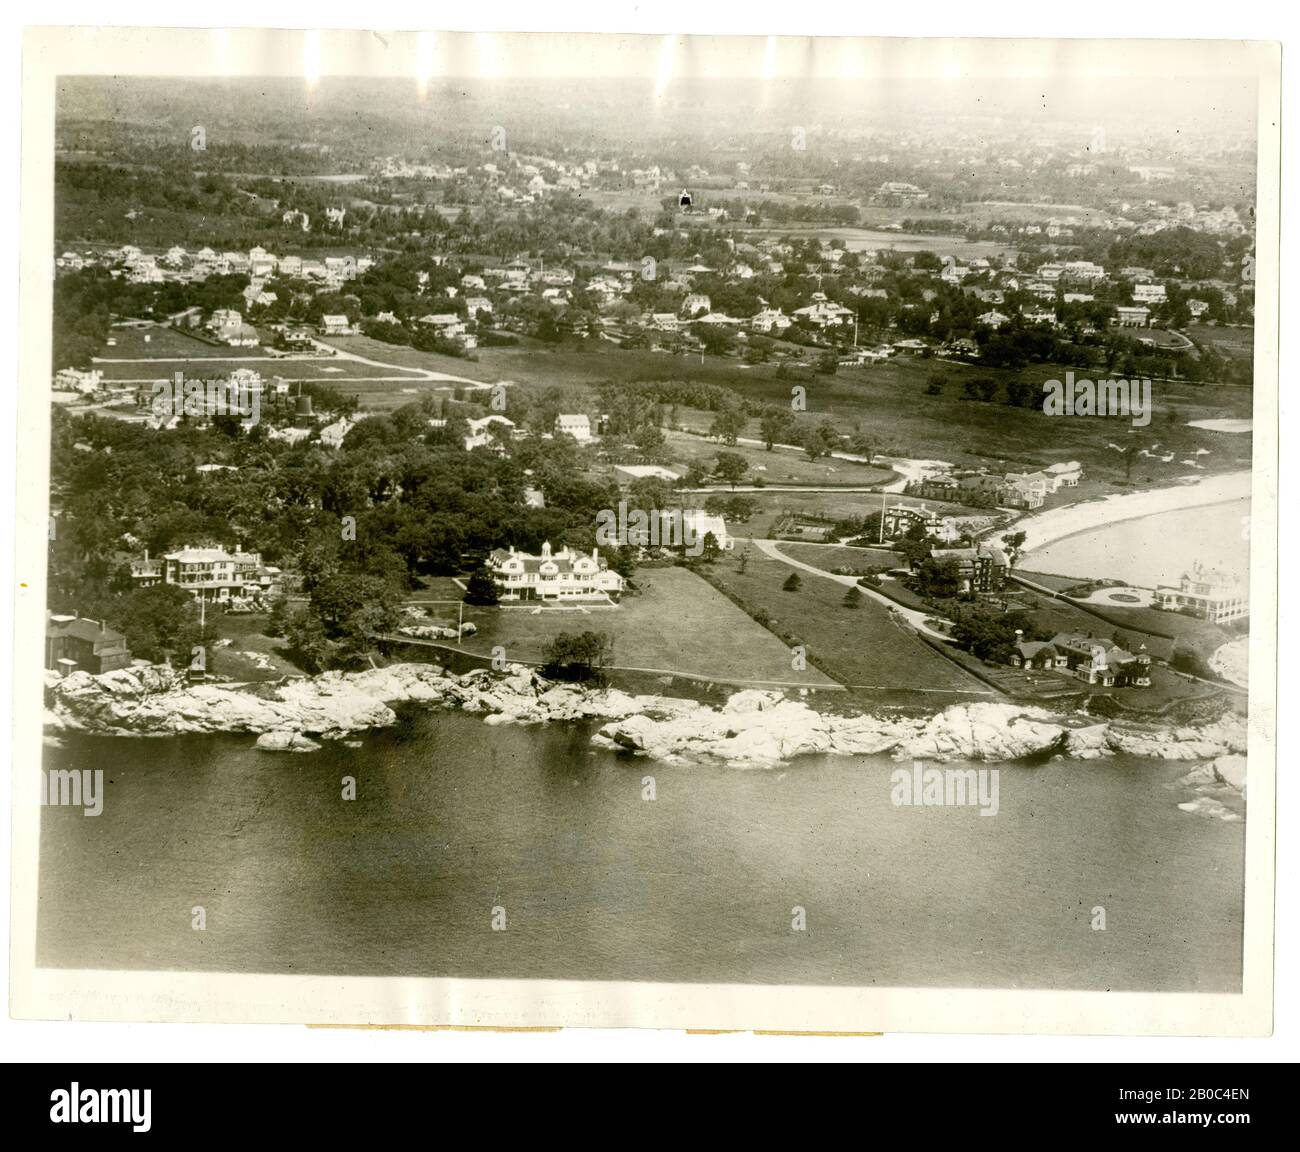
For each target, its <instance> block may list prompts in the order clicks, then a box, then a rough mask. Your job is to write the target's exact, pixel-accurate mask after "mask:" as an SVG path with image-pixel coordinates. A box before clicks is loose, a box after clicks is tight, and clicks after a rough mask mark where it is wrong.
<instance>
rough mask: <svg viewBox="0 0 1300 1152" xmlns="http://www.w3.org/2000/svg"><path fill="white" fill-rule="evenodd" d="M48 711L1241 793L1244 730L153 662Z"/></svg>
mask: <svg viewBox="0 0 1300 1152" xmlns="http://www.w3.org/2000/svg"><path fill="white" fill-rule="evenodd" d="M46 699H47V711H46V725H47V729H49V730H52V731H54V732H59V731H69V732H86V733H96V734H103V735H115V736H171V735H181V734H185V733H210V732H228V733H249V734H252V735H256V736H257V747H259V748H261V749H264V750H266V751H277V752H278V751H284V752H309V751H314V750H315V749H317V748H318V747H319V746H320V745H319V744H318V743H317V741H318V740H335V739H342V738H344V737H348V736H351V735H353V734H355V733H358V732H362V731H365V730H367V729H370V728H382V727H386V726H388V725H391V724H395V723H396V722H397V715H396V713H395V712H394V711H393V707H394V706H396V705H401V704H418V705H426V706H434V707H441V708H455V709H459V710H461V711H465V712H470V713H477V714H479V715H481V716H482V717H483V721H484V723H486V724H489V725H494V724H535V723H548V722H552V721H574V720H586V721H600V722H602V723H601V727H600V728H599V729H598V730H597V731H596V732H595V733H594V735H593V736H592V738H591V742H592V744H594V745H595V746H597V747H601V748H607V749H610V750H614V751H622V752H628V753H633V754H637V755H643V756H648V757H651V758H654V759H659V760H666V761H670V762H677V763H690V762H700V761H715V762H725V763H728V764H732V765H736V766H738V767H770V766H773V765H776V764H781V763H784V762H786V761H788V760H790V759H791V758H793V757H796V756H800V755H805V754H816V753H822V754H830V755H842V756H850V755H860V756H861V755H882V754H889V755H892V756H894V757H895V758H897V759H922V760H933V761H949V760H976V761H984V762H989V763H1005V762H1011V761H1017V760H1026V759H1031V758H1050V757H1053V756H1062V757H1066V758H1070V759H1078V760H1094V759H1098V758H1101V757H1105V756H1110V755H1113V754H1115V753H1125V754H1128V755H1132V756H1139V757H1146V758H1150V759H1159V760H1179V761H1198V760H1199V761H1212V762H1214V764H1215V765H1217V764H1218V763H1219V762H1220V761H1221V760H1222V761H1223V762H1224V763H1225V764H1228V765H1230V766H1229V767H1228V768H1227V769H1225V771H1224V773H1223V774H1222V775H1223V777H1224V781H1225V783H1227V784H1229V786H1235V787H1244V783H1245V780H1244V770H1243V769H1244V763H1245V761H1244V754H1245V751H1246V726H1245V723H1244V721H1243V720H1242V719H1241V718H1240V717H1237V716H1233V715H1225V716H1223V717H1221V718H1220V719H1218V720H1216V721H1214V722H1211V723H1207V724H1202V725H1197V726H1188V727H1157V726H1152V725H1141V724H1136V723H1128V722H1120V721H1110V720H1098V719H1096V718H1095V717H1082V716H1071V717H1067V716H1060V715H1056V714H1054V713H1051V712H1048V711H1047V710H1045V709H1042V708H1034V707H1027V706H1021V705H1017V704H1010V703H992V702H989V703H984V702H981V703H974V704H955V705H952V706H950V707H948V708H945V709H944V710H943V711H942V712H939V713H936V714H935V715H933V716H928V717H911V716H901V715H885V716H877V715H872V714H868V713H862V714H858V715H850V716H844V715H834V714H830V713H823V712H818V711H816V710H815V709H813V708H812V707H810V706H809V705H808V704H807V703H806V702H805V701H804V700H803V699H797V698H796V699H789V698H786V696H785V695H784V694H783V693H781V692H769V691H759V690H755V689H747V690H745V691H741V692H737V693H735V694H733V695H732V696H731V697H730V698H729V699H728V700H727V702H726V703H725V704H723V705H722V706H721V707H713V706H711V705H708V704H704V703H701V702H699V701H696V700H691V699H683V698H678V697H670V696H646V695H631V694H629V693H626V692H622V691H620V690H618V689H615V688H586V687H582V686H579V685H574V684H563V683H555V682H552V681H548V680H546V679H544V678H543V677H541V676H540V675H538V673H537V672H536V671H535V670H533V669H531V668H526V667H523V666H521V665H509V666H507V668H506V669H505V670H504V671H502V672H491V671H488V670H487V669H478V670H475V671H473V672H468V673H466V674H464V675H460V676H457V675H455V674H453V673H450V672H447V671H446V670H444V669H443V668H440V667H438V666H435V665H428V664H396V665H393V666H391V667H388V668H380V669H371V670H367V671H363V672H350V673H343V672H326V673H324V674H322V675H320V676H314V677H302V678H299V679H291V680H286V681H284V682H282V683H280V684H277V685H270V684H258V685H251V684H248V685H232V684H189V683H187V682H186V679H185V677H184V674H183V673H180V672H177V671H175V670H173V669H171V668H167V667H164V666H156V665H155V666H149V667H133V668H124V669H121V670H119V671H116V672H107V673H104V674H102V675H100V676H92V675H90V674H89V673H86V672H74V673H73V674H72V675H70V676H68V677H66V678H65V679H58V678H57V677H54V676H51V677H50V679H49V680H48V681H47V685H46ZM1216 770H1217V769H1216ZM1238 780H1240V784H1237V781H1238Z"/></svg>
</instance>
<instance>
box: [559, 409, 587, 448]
mask: <svg viewBox="0 0 1300 1152" xmlns="http://www.w3.org/2000/svg"><path fill="white" fill-rule="evenodd" d="M555 435H557V436H570V437H572V438H573V439H574V440H576V441H577V442H578V443H579V444H586V443H588V442H589V441H590V440H591V419H590V418H589V417H588V416H586V415H585V414H582V415H571V414H568V413H561V414H560V415H559V416H557V417H556V418H555Z"/></svg>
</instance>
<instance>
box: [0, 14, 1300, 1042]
mask: <svg viewBox="0 0 1300 1152" xmlns="http://www.w3.org/2000/svg"><path fill="white" fill-rule="evenodd" d="M1278 68H1279V51H1278V48H1277V47H1276V46H1275V45H1265V44H1252V43H1246V42H1240V41H1222V42H1214V43H1211V42H1206V41H1196V42H1193V41H1173V40H1170V41H1126V40H1111V41H1100V40H1093V41H1087V40H1079V41H1035V40H1018V41H1014V42H1013V41H1004V40H978V41H976V40H946V41H939V40H915V39H914V40H884V39H881V40H867V39H848V38H845V39H836V38H814V37H775V36H772V37H764V36H733V37H690V36H613V35H594V34H593V35H578V34H572V35H558V34H523V33H520V34H508V35H507V34H491V35H489V34H473V33H460V32H439V33H433V32H420V33H416V32H384V33H370V32H359V31H356V32H344V31H328V30H325V31H319V32H303V31H264V30H244V31H241V30H234V29H231V30H202V29H193V30H168V31H163V30H150V29H130V28H122V29H107V28H101V29H94V30H90V29H85V30H83V29H63V30H55V29H46V30H31V31H29V32H28V34H27V38H26V44H25V50H24V86H23V108H22V118H23V156H22V167H21V182H22V198H23V203H22V209H23V236H22V245H23V251H22V296H21V301H20V309H21V326H22V347H21V350H20V356H21V373H20V380H19V398H18V405H19V452H20V459H19V475H20V477H21V478H22V479H21V482H20V487H19V497H20V503H19V507H18V532H19V541H18V552H17V556H18V560H17V566H18V571H17V580H18V581H19V582H20V587H19V590H18V610H17V614H16V615H17V620H16V630H17V646H16V656H15V677H14V683H15V718H16V720H15V735H14V741H15V744H14V751H15V755H14V765H15V805H16V807H15V821H14V849H13V851H14V884H13V907H14V913H13V915H14V922H13V933H14V935H13V951H12V963H13V965H14V974H13V983H12V989H11V996H12V1000H11V1011H12V1013H13V1014H14V1015H16V1016H22V1017H38V1018H55V1019H59V1018H62V1019H68V1018H73V1019H104V1020H196V1021H268V1022H269V1021H285V1022H290V1021H293V1022H307V1023H338V1024H344V1023H347V1024H371V1023H373V1024H428V1025H466V1024H477V1025H491V1026H501V1027H506V1026H562V1025H624V1026H659V1027H692V1028H761V1029H783V1030H816V1031H831V1032H855V1031H870V1030H914V1031H985V1032H997V1031H1010V1032H1091V1033H1108V1032H1109V1033H1115V1032H1119V1033H1155V1034H1221V1035H1236V1034H1261V1033H1266V1032H1267V1031H1268V1030H1269V1028H1270V1015H1271V1007H1272V980H1273V961H1272V950H1271V949H1272V943H1271V941H1272V912H1273V883H1274V876H1273V845H1274V811H1273V802H1274V765H1273V759H1272V756H1273V724H1274V687H1273V684H1274V659H1275V652H1276V640H1275V629H1276V603H1277V599H1276V597H1277V590H1276V559H1275V553H1274V543H1275V534H1276V522H1275V492H1276V465H1277V421H1276V410H1277V362H1276V345H1277V334H1278V326H1277V320H1278V313H1277V270H1278V247H1277V245H1278V203H1277V184H1278V128H1277V124H1278V118H1279V115H1278V92H1279V71H1278ZM1248 780H1249V787H1247V782H1248Z"/></svg>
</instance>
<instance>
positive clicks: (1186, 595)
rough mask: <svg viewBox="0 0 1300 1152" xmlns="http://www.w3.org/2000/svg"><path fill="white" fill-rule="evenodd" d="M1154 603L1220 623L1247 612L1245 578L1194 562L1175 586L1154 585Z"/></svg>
mask: <svg viewBox="0 0 1300 1152" xmlns="http://www.w3.org/2000/svg"><path fill="white" fill-rule="evenodd" d="M1155 604H1156V607H1158V608H1163V609H1165V610H1166V611H1168V612H1181V611H1186V612H1190V613H1191V614H1192V615H1194V616H1199V617H1200V618H1201V619H1202V620H1209V621H1212V622H1213V623H1216V624H1222V623H1225V622H1226V621H1229V620H1240V619H1241V618H1242V617H1244V616H1249V615H1250V599H1249V589H1248V587H1247V586H1246V583H1245V581H1243V580H1241V579H1239V578H1237V577H1234V576H1231V575H1229V574H1227V573H1224V572H1220V571H1217V570H1216V569H1211V568H1206V567H1205V566H1204V565H1202V564H1200V563H1198V564H1196V565H1195V566H1194V567H1193V568H1192V570H1191V572H1189V573H1187V572H1185V573H1184V574H1183V576H1182V578H1181V579H1180V580H1179V581H1178V586H1177V587H1176V588H1175V587H1173V586H1172V585H1169V584H1161V585H1159V586H1158V587H1157V588H1156V596H1155Z"/></svg>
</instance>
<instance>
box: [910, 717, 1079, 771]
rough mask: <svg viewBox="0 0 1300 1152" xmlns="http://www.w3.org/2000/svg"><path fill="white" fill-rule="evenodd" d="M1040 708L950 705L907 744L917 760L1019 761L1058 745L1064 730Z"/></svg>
mask: <svg viewBox="0 0 1300 1152" xmlns="http://www.w3.org/2000/svg"><path fill="white" fill-rule="evenodd" d="M1051 720H1052V715H1051V713H1050V712H1046V711H1044V710H1043V709H1041V708H1024V707H1021V706H1020V705H1017V704H997V703H992V702H990V703H987V704H986V703H978V704H955V705H953V706H952V707H951V708H945V709H944V710H943V711H942V712H940V713H939V714H938V715H937V716H934V717H931V719H930V722H929V723H928V724H927V725H926V726H925V729H924V730H923V731H922V732H921V734H920V735H919V736H918V737H916V738H915V739H914V740H912V741H910V742H909V744H908V745H907V754H908V755H909V756H912V757H914V758H916V759H919V760H995V761H1009V760H1023V759H1024V758H1025V757H1026V756H1034V755H1038V754H1039V753H1042V752H1047V751H1049V750H1051V749H1053V748H1055V747H1057V746H1058V745H1060V744H1061V743H1062V740H1063V738H1064V737H1065V734H1066V730H1065V728H1064V727H1062V726H1061V725H1060V724H1054V723H1052V722H1051Z"/></svg>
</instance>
